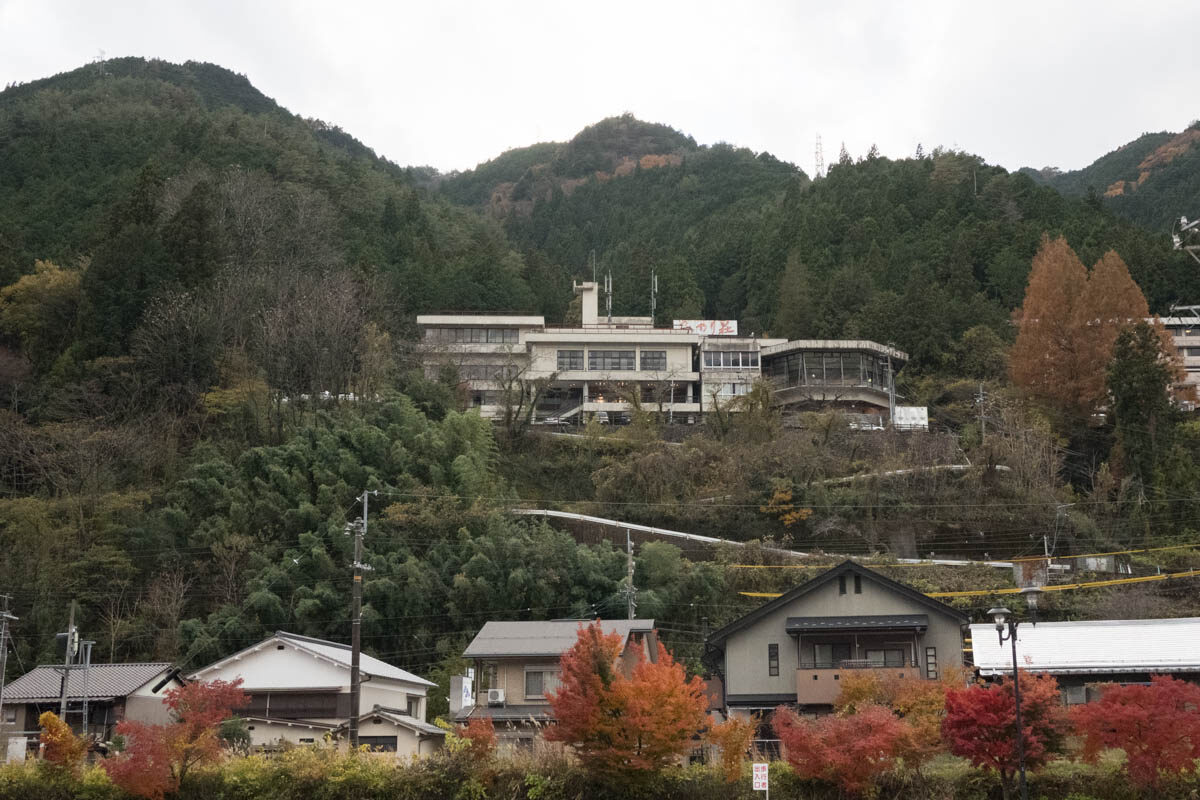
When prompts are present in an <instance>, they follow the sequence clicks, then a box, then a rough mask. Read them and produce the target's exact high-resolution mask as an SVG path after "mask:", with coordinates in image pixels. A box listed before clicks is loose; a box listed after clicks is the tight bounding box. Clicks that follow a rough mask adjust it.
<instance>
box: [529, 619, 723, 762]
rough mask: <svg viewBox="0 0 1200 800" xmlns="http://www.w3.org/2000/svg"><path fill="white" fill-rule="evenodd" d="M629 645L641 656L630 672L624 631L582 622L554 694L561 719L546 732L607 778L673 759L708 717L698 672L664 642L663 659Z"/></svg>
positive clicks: (557, 717) (553, 705)
mask: <svg viewBox="0 0 1200 800" xmlns="http://www.w3.org/2000/svg"><path fill="white" fill-rule="evenodd" d="M630 648H631V649H632V650H633V651H634V655H635V658H636V663H635V664H634V667H633V669H632V670H631V672H630V674H629V676H628V677H626V676H625V674H624V673H623V672H622V670H621V664H620V661H621V658H622V656H621V636H620V635H619V634H617V633H608V634H606V633H604V630H603V629H602V628H601V627H600V623H598V622H593V623H591V624H589V625H587V626H586V627H584V626H581V627H580V629H579V635H578V637H577V639H576V641H575V644H574V645H572V646H571V649H569V650H568V651H567V652H565V653H563V656H562V661H561V675H560V685H559V688H558V689H557V690H556V691H554V692H552V693H551V694H550V695H549V697H548V699H549V701H550V706H551V708H552V709H553V710H554V718H555V720H556V723H557V724H555V725H553V726H551V727H550V728H548V729H547V730H546V734H545V735H546V739H548V740H550V741H559V742H564V743H566V744H570V745H572V746H573V747H574V749H575V752H576V754H577V755H578V757H579V760H580V761H581V762H582V763H583V765H584V766H585V767H586V768H587V769H588V770H589V771H591V772H593V773H595V774H597V775H602V776H605V777H608V778H617V779H619V778H630V777H633V776H635V775H637V774H639V773H649V772H652V771H655V770H659V769H662V768H663V767H665V766H667V765H669V764H671V763H673V762H674V761H675V760H676V759H678V758H679V756H681V755H683V754H684V753H686V752H688V751H689V750H690V749H691V748H692V740H693V737H695V736H696V734H698V733H700V732H701V731H702V730H703V729H704V728H705V725H706V722H707V714H706V712H707V709H708V698H707V696H706V695H705V693H704V684H703V682H702V681H701V680H700V678H698V677H693V678H692V679H691V680H688V679H687V677H686V675H685V674H684V671H683V667H682V666H681V665H679V664H677V663H675V659H674V658H672V657H671V654H670V653H669V652H667V649H666V648H665V647H663V646H662V644H661V643H659V645H658V659H657V661H650V660H649V659H648V658H647V657H646V654H645V651H644V650H642V648H641V646H640V645H638V644H631V645H630Z"/></svg>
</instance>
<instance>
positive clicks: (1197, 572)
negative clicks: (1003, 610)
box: [738, 569, 1200, 598]
mask: <svg viewBox="0 0 1200 800" xmlns="http://www.w3.org/2000/svg"><path fill="white" fill-rule="evenodd" d="M1197 576H1200V569H1193V570H1188V571H1187V572H1170V573H1166V574H1164V575H1143V576H1142V577H1140V578H1116V579H1115V580H1111V581H1088V582H1086V583H1063V584H1059V585H1050V586H1043V587H1041V588H1042V590H1043V591H1046V592H1065V591H1067V590H1069V589H1099V588H1102V587H1105V586H1123V585H1125V584H1130V583H1149V582H1152V581H1166V580H1170V579H1172V578H1194V577H1197ZM1022 591H1023V590H1022V589H972V590H970V591H967V592H926V593H925V596H926V597H986V596H988V595H993V594H1020V593H1021V592H1022ZM738 594H740V595H743V596H745V597H771V598H774V597H779V596H780V595H781V594H783V593H782V592H738Z"/></svg>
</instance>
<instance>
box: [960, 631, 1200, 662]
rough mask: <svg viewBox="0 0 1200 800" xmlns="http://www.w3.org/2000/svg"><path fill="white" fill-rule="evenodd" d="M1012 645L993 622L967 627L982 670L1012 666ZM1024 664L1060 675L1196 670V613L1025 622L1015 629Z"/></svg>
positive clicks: (1199, 647)
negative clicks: (1171, 616) (999, 634)
mask: <svg viewBox="0 0 1200 800" xmlns="http://www.w3.org/2000/svg"><path fill="white" fill-rule="evenodd" d="M1010 647H1011V645H1009V644H1005V645H1003V646H1001V645H1000V643H999V637H997V635H996V626H995V625H992V624H984V625H972V626H971V648H972V651H973V655H974V657H975V666H976V667H977V668H978V669H979V671H980V672H981V673H982V674H984V675H995V674H997V673H1004V674H1008V673H1009V672H1011V671H1012V650H1011V649H1010ZM1017 663H1018V664H1019V665H1020V667H1021V668H1022V669H1028V670H1030V671H1033V672H1049V673H1052V674H1058V675H1086V674H1097V675H1103V674H1116V673H1160V672H1161V673H1167V672H1196V673H1200V617H1178V618H1174V619H1117V620H1100V621H1094V622H1039V623H1038V624H1036V625H1034V624H1032V623H1029V622H1023V623H1021V625H1020V626H1018V628H1017Z"/></svg>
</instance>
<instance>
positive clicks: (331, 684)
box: [188, 631, 445, 758]
mask: <svg viewBox="0 0 1200 800" xmlns="http://www.w3.org/2000/svg"><path fill="white" fill-rule="evenodd" d="M350 662H351V653H350V646H349V645H345V644H340V643H338V642H330V641H326V640H325V639H314V638H313V637H311V636H301V635H299V634H295V633H288V632H287V631H276V632H275V634H274V635H273V636H269V637H267V638H266V639H263V640H262V641H261V642H258V643H256V644H253V645H251V646H250V647H247V648H245V649H243V650H239V651H238V652H236V653H233V654H231V655H228V656H226V657H225V658H222V659H220V660H219V661H215V662H213V663H212V664H209V665H208V666H206V667H204V668H202V669H199V670H197V671H196V672H193V673H192V674H191V675H189V676H188V678H189V679H190V680H203V681H211V680H216V679H221V680H227V681H232V680H236V679H238V678H240V679H241V680H242V688H243V690H244V691H245V692H246V694H248V695H250V704H249V705H248V706H246V707H245V708H242V709H239V710H238V711H237V712H235V713H237V714H238V716H240V717H242V718H244V719H245V720H246V724H247V727H248V728H249V730H250V742H251V745H252V746H253V747H255V748H259V749H270V748H273V747H277V746H280V745H282V744H283V743H291V744H315V743H317V742H320V741H322V740H324V739H326V738H328V739H331V740H332V739H337V738H338V736H339V732H342V731H344V729H345V727H346V723H348V721H349V719H350ZM360 671H361V673H362V690H361V696H360V700H359V703H360V713H361V709H373V710H374V711H373V713H372V715H370V719H371V720H375V718H376V717H378V718H379V719H378V724H376V725H375V727H374V728H373V729H372V730H374V732H373V733H367V734H363V732H362V731H360V732H359V733H360V735H359V744H360V745H367V746H369V747H371V748H372V749H374V750H378V751H381V752H389V753H392V752H394V753H396V755H397V757H398V758H400V757H406V756H409V755H420V754H424V753H428V752H429V751H430V750H431V749H433V748H435V747H440V746H441V744H442V742H443V741H444V738H445V732H444V731H442V730H441V729H440V728H437V727H436V726H433V725H429V724H428V723H426V721H425V714H426V702H427V695H428V693H429V690H430V689H433V688H435V687H436V686H437V684H435V683H433V682H432V681H428V680H426V679H424V678H422V677H420V676H418V675H414V674H413V673H411V672H409V671H408V670H405V669H401V668H400V667H397V666H394V665H392V664H388V663H387V662H386V661H382V660H380V659H378V658H375V657H373V656H370V655H367V654H366V653H363V654H362V656H361V659H360ZM401 717H403V718H404V719H403V721H402V722H396V721H395V719H396V718H401ZM373 724H374V723H373Z"/></svg>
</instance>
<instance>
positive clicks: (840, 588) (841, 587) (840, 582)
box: [838, 575, 846, 594]
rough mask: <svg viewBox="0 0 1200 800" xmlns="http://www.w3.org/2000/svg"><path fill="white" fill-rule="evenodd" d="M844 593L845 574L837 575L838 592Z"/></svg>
mask: <svg viewBox="0 0 1200 800" xmlns="http://www.w3.org/2000/svg"><path fill="white" fill-rule="evenodd" d="M845 593H846V576H845V575H838V594H845Z"/></svg>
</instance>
